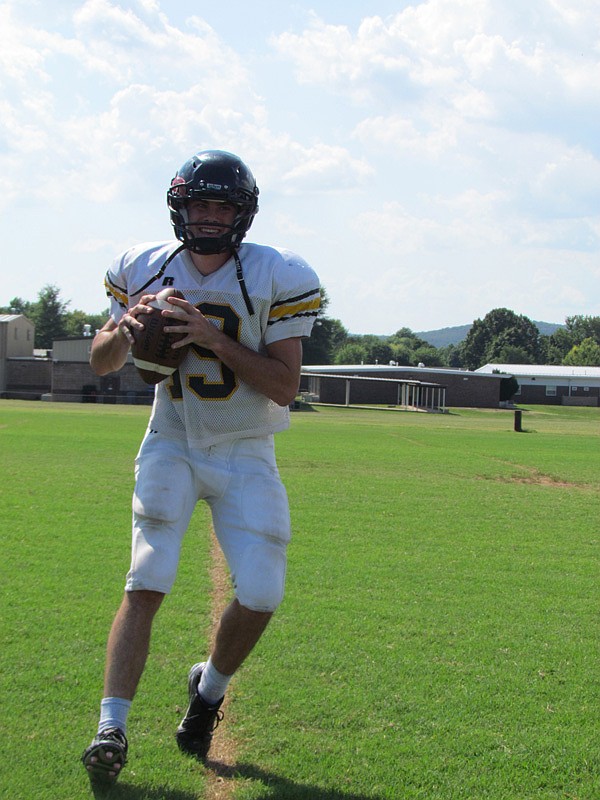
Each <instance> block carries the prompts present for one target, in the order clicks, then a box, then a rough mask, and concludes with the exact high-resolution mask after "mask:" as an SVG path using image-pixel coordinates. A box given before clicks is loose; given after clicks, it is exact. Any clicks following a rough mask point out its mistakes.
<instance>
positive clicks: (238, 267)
mask: <svg viewBox="0 0 600 800" xmlns="http://www.w3.org/2000/svg"><path fill="white" fill-rule="evenodd" d="M233 258H234V261H235V277H236V278H237V279H238V283H239V285H240V289H241V292H242V297H243V298H244V303H246V308H247V309H248V313H249V314H250V316H253V314H254V306H253V305H252V300H250V295H249V294H248V290H247V289H246V281H245V280H244V273H243V272H242V262H241V261H240V257H239V256H238V254H237V250H234V251H233Z"/></svg>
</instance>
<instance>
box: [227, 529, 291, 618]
mask: <svg viewBox="0 0 600 800" xmlns="http://www.w3.org/2000/svg"><path fill="white" fill-rule="evenodd" d="M286 565H287V557H286V547H285V544H284V543H283V542H279V541H274V540H273V541H263V542H257V543H253V544H251V545H249V546H248V547H247V548H246V549H245V550H244V553H243V557H242V558H241V559H240V563H239V565H238V568H237V570H236V572H235V573H233V574H232V576H231V577H232V580H233V587H234V590H235V596H236V597H237V599H238V600H239V602H240V603H241V604H242V605H243V606H245V607H246V608H249V609H250V610H251V611H264V612H273V611H275V609H276V608H277V607H278V606H279V604H280V603H281V601H282V600H283V594H284V589H285V573H286Z"/></svg>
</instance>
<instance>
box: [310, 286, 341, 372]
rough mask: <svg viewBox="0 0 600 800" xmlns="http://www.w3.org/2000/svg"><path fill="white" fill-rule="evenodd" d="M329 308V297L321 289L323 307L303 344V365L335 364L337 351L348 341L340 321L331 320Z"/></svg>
mask: <svg viewBox="0 0 600 800" xmlns="http://www.w3.org/2000/svg"><path fill="white" fill-rule="evenodd" d="M328 306H329V297H328V295H327V291H326V289H325V288H324V287H321V307H320V308H319V313H318V315H317V320H316V322H315V324H314V326H313V329H312V333H311V335H310V338H308V339H306V340H304V341H303V342H302V363H303V364H305V365H309V364H333V363H334V357H335V353H336V352H337V350H338V349H339V348H340V347H341V346H342V345H343V344H344V343H345V342H346V341H347V339H348V331H347V330H346V328H344V326H343V325H342V323H341V322H340V321H339V319H331V318H330V317H328V316H327V315H326V314H325V312H326V311H327V307H328Z"/></svg>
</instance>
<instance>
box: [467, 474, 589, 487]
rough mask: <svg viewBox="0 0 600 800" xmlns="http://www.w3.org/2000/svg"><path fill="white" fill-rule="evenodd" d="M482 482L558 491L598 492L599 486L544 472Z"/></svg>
mask: <svg viewBox="0 0 600 800" xmlns="http://www.w3.org/2000/svg"><path fill="white" fill-rule="evenodd" d="M480 480H485V481H495V482H496V483H524V484H527V485H531V486H552V487H554V488H556V489H581V490H584V491H585V490H587V491H598V487H597V486H593V485H591V484H588V483H575V482H573V481H565V480H563V479H562V478H558V477H556V476H555V475H545V474H544V473H543V472H538V471H537V470H532V471H531V472H528V473H527V474H524V475H493V476H488V475H481V476H480Z"/></svg>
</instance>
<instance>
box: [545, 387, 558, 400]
mask: <svg viewBox="0 0 600 800" xmlns="http://www.w3.org/2000/svg"><path fill="white" fill-rule="evenodd" d="M546 397H556V386H546Z"/></svg>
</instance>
